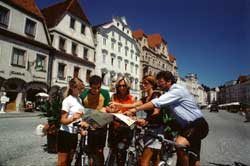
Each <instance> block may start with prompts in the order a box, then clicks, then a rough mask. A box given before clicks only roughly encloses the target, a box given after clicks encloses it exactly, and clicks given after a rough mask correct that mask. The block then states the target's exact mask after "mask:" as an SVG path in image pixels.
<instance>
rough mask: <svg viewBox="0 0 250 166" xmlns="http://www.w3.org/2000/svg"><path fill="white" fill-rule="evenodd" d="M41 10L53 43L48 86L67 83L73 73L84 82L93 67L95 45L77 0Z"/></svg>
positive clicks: (63, 85)
mask: <svg viewBox="0 0 250 166" xmlns="http://www.w3.org/2000/svg"><path fill="white" fill-rule="evenodd" d="M41 11H42V13H43V15H44V17H45V19H46V24H47V26H48V29H49V34H50V37H51V42H52V47H53V50H52V53H51V54H52V59H51V71H52V73H50V77H51V86H52V87H55V88H56V87H60V88H62V87H66V86H67V85H68V81H69V80H70V79H71V78H73V77H79V78H80V79H82V80H83V81H84V82H85V83H87V82H88V78H89V77H90V75H91V74H93V71H94V68H95V64H94V61H95V45H94V36H93V32H92V28H91V26H90V22H89V20H88V18H87V16H86V15H85V13H84V11H83V9H82V8H81V5H80V3H79V1H78V0H66V1H63V2H60V3H57V4H54V5H52V6H49V7H46V8H44V9H42V10H41ZM55 11H56V12H55Z"/></svg>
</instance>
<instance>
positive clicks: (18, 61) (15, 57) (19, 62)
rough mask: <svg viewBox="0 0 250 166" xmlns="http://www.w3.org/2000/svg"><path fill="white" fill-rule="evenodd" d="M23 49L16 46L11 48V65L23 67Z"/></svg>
mask: <svg viewBox="0 0 250 166" xmlns="http://www.w3.org/2000/svg"><path fill="white" fill-rule="evenodd" d="M25 53H26V51H25V50H21V49H18V48H13V54H12V62H11V64H12V65H15V66H19V67H23V68H25V64H26V63H25Z"/></svg>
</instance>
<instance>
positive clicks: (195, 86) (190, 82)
mask: <svg viewBox="0 0 250 166" xmlns="http://www.w3.org/2000/svg"><path fill="white" fill-rule="evenodd" d="M177 83H178V84H180V85H182V86H184V87H186V88H187V89H188V90H189V92H190V93H191V94H192V95H193V96H194V98H195V100H196V102H197V104H198V105H199V106H206V105H207V104H208V98H207V97H208V96H207V92H206V90H205V88H204V87H203V86H202V85H201V84H199V83H198V77H197V74H194V73H189V74H188V75H187V76H185V78H182V77H179V78H178V79H177Z"/></svg>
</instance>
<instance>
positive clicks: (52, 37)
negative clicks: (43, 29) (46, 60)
mask: <svg viewBox="0 0 250 166" xmlns="http://www.w3.org/2000/svg"><path fill="white" fill-rule="evenodd" d="M50 39H51V43H53V40H54V35H50Z"/></svg>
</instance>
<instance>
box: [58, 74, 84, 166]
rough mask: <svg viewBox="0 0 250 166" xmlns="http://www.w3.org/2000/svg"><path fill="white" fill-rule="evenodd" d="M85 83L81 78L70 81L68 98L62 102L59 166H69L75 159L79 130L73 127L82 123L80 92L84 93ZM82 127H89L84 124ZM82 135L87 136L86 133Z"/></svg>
mask: <svg viewBox="0 0 250 166" xmlns="http://www.w3.org/2000/svg"><path fill="white" fill-rule="evenodd" d="M83 87H84V86H83V82H82V80H80V79H79V78H73V79H71V80H70V81H69V86H68V89H67V90H66V98H65V99H64V100H63V102H62V109H61V110H62V112H61V121H60V122H61V126H60V130H59V134H58V162H57V165H58V166H69V165H71V162H72V160H73V157H74V153H75V150H76V147H77V129H76V128H75V127H74V126H73V123H75V122H79V123H80V122H81V117H82V115H83V113H84V107H83V106H82V102H81V99H80V98H79V94H80V92H82V91H83ZM81 125H82V126H87V124H86V123H84V122H82V123H81ZM81 133H82V134H86V133H85V132H84V131H82V132H81Z"/></svg>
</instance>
